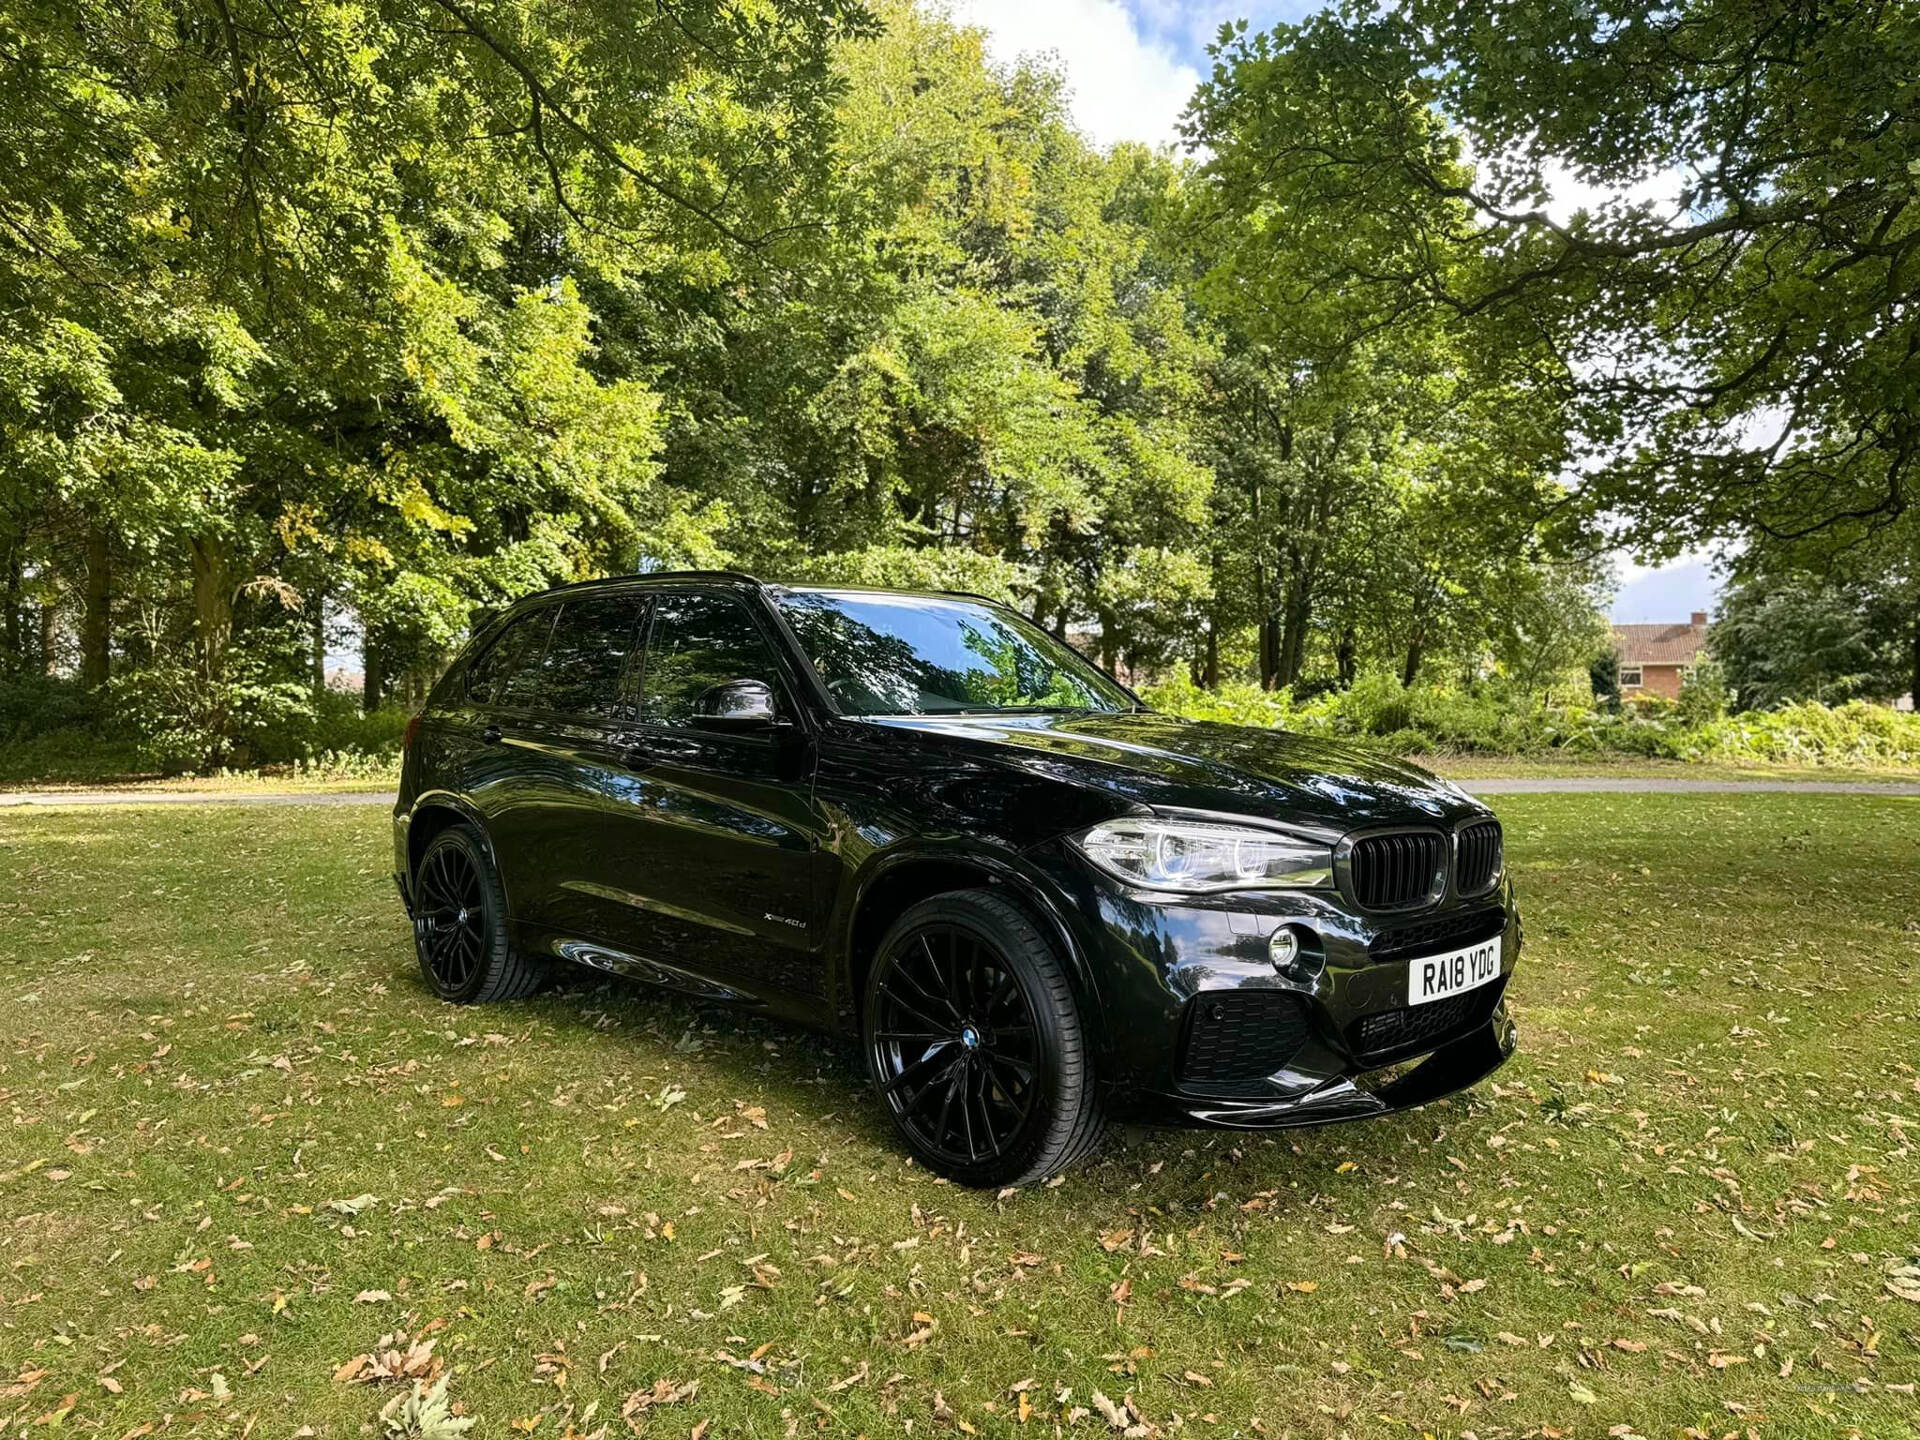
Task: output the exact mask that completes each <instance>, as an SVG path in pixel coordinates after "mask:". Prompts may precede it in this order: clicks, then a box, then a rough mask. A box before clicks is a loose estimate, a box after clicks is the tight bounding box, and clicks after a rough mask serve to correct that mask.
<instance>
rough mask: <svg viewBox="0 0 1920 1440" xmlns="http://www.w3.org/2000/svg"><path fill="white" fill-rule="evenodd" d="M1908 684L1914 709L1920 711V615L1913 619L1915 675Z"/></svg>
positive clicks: (1908, 692)
mask: <svg viewBox="0 0 1920 1440" xmlns="http://www.w3.org/2000/svg"><path fill="white" fill-rule="evenodd" d="M1907 682H1908V683H1907V694H1909V695H1911V696H1912V697H1913V706H1914V709H1916V710H1920V615H1915V616H1914V618H1913V673H1912V674H1911V675H1909V676H1908V677H1907Z"/></svg>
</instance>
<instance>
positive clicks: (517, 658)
mask: <svg viewBox="0 0 1920 1440" xmlns="http://www.w3.org/2000/svg"><path fill="white" fill-rule="evenodd" d="M559 613H560V607H559V606H557V605H548V606H545V607H543V608H541V609H539V610H536V611H534V612H533V613H532V614H531V615H529V616H527V618H526V619H525V620H524V621H518V622H516V624H524V625H525V626H526V627H527V639H526V643H525V644H524V645H522V646H521V647H520V649H519V652H518V653H517V654H515V655H514V657H513V661H512V663H511V664H510V665H506V666H503V667H502V670H503V673H502V674H501V677H500V688H499V689H498V690H497V691H495V692H494V703H495V704H498V705H513V706H526V705H534V704H537V703H538V697H539V694H540V663H541V661H542V659H543V658H544V657H545V655H546V653H547V636H548V635H549V634H550V633H551V632H552V630H553V617H554V616H555V615H557V614H559Z"/></svg>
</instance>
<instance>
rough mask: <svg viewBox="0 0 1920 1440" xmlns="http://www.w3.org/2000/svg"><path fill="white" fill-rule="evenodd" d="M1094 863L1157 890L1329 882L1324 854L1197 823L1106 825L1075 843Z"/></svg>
mask: <svg viewBox="0 0 1920 1440" xmlns="http://www.w3.org/2000/svg"><path fill="white" fill-rule="evenodd" d="M1074 844H1076V845H1078V846H1079V847H1080V850H1081V852H1082V853H1083V854H1084V855H1085V856H1086V857H1087V858H1088V859H1089V860H1091V861H1093V863H1094V864H1096V865H1098V866H1099V867H1100V868H1101V869H1102V870H1105V871H1106V872H1107V873H1108V874H1110V875H1116V876H1118V877H1119V878H1120V879H1122V880H1125V881H1127V882H1128V883H1129V884H1133V885H1145V886H1150V887H1152V888H1154V889H1157V890H1185V891H1201V890H1301V889H1315V888H1318V887H1321V886H1326V885H1331V884H1332V883H1333V851H1332V849H1331V848H1330V847H1328V846H1326V845H1322V844H1319V843H1317V842H1316V841H1312V840H1303V839H1300V838H1299V837H1298V836H1294V835H1283V834H1280V833H1279V832H1277V831H1273V830H1255V829H1253V828H1252V827H1251V826H1244V825H1213V824H1208V823H1206V822H1204V821H1198V820H1161V819H1157V818H1148V819H1126V820H1109V821H1107V822H1106V823H1105V824H1102V825H1096V826H1094V827H1093V828H1092V829H1091V830H1087V831H1083V832H1082V833H1081V834H1079V835H1076V836H1075V837H1074Z"/></svg>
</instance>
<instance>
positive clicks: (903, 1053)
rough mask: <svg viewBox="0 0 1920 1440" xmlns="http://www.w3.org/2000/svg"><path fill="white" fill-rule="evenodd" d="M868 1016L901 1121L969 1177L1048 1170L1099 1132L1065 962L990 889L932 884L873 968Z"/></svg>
mask: <svg viewBox="0 0 1920 1440" xmlns="http://www.w3.org/2000/svg"><path fill="white" fill-rule="evenodd" d="M862 1027H863V1031H864V1039H865V1047H864V1048H865V1050H866V1054H867V1065H868V1069H869V1071H870V1072H871V1074H872V1076H873V1083H874V1086H875V1088H877V1089H878V1090H879V1092H880V1098H881V1100H882V1102H883V1103H884V1104H885V1105H886V1107H887V1111H888V1114H889V1115H890V1116H891V1117H892V1119H893V1124H894V1128H895V1129H896V1130H898V1131H899V1133H900V1136H901V1138H902V1139H904V1140H905V1141H906V1142H907V1145H908V1147H909V1148H910V1149H911V1150H912V1151H913V1154H914V1156H915V1158H917V1159H918V1160H920V1161H921V1162H922V1163H924V1164H925V1165H927V1166H928V1167H929V1168H931V1169H934V1170H937V1171H939V1172H940V1173H941V1174H943V1175H947V1176H949V1177H951V1178H952V1179H954V1180H957V1181H960V1182H961V1183H962V1184H966V1185H982V1186H986V1185H1018V1184H1024V1183H1027V1182H1029V1181H1033V1180H1039V1179H1044V1178H1045V1177H1046V1176H1048V1175H1051V1174H1053V1173H1055V1172H1056V1171H1058V1170H1062V1169H1065V1168H1066V1167H1067V1166H1069V1165H1071V1164H1073V1163H1074V1162H1075V1161H1076V1160H1078V1159H1079V1158H1080V1157H1081V1156H1083V1155H1084V1154H1086V1153H1087V1152H1088V1151H1089V1150H1091V1149H1092V1148H1093V1146H1094V1144H1095V1143H1096V1142H1097V1141H1098V1140H1099V1138H1100V1131H1101V1126H1102V1119H1101V1113H1100V1104H1099V1096H1098V1094H1097V1093H1096V1091H1095V1087H1094V1075H1093V1064H1092V1059H1091V1056H1090V1054H1089V1050H1088V1042H1087V1037H1086V1034H1085V1031H1084V1028H1083V1026H1082V1024H1081V1017H1080V1010H1079V1006H1078V1005H1077V1004H1076V1003H1075V1000H1074V996H1073V989H1072V986H1071V985H1070V984H1069V983H1068V980H1067V973H1066V967H1065V966H1064V965H1063V964H1062V963H1061V961H1060V957H1059V955H1058V954H1057V953H1056V952H1055V950H1054V948H1053V946H1052V945H1051V944H1049V943H1048V941H1047V939H1046V937H1045V936H1044V935H1042V934H1041V933H1040V931H1039V929H1038V928H1037V927H1036V926H1035V925H1034V924H1033V922H1032V921H1031V920H1029V919H1028V918H1027V916H1026V914H1025V912H1023V911H1022V910H1021V909H1020V908H1019V907H1018V906H1016V905H1014V904H1012V903H1010V902H1009V901H1007V900H1006V899H1005V898H1003V897H1001V896H999V895H996V894H994V893H993V892H991V891H986V890H966V891H959V892H956V893H954V894H950V895H936V896H934V897H933V898H932V899H930V900H925V901H922V902H921V903H920V904H918V905H915V906H914V907H913V908H912V909H910V910H908V911H907V912H906V914H904V915H902V916H901V917H900V919H899V920H898V921H897V922H896V923H895V924H894V926H893V928H892V929H891V930H890V931H888V933H887V936H886V938H885V939H883V940H882V941H881V942H880V950H879V953H878V955H877V956H876V957H875V959H874V964H873V970H872V973H871V974H870V975H869V976H868V980H867V993H866V1004H865V1007H864V1009H863V1011H862Z"/></svg>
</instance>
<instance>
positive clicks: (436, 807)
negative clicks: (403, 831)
mask: <svg viewBox="0 0 1920 1440" xmlns="http://www.w3.org/2000/svg"><path fill="white" fill-rule="evenodd" d="M455 825H466V826H468V827H470V828H471V829H472V830H473V832H474V833H475V834H476V835H478V836H479V837H480V844H481V845H482V847H484V848H485V850H486V852H487V859H488V860H489V861H490V862H491V863H492V865H493V873H494V876H495V878H496V879H498V880H499V882H500V893H501V894H503V895H505V896H506V897H507V914H508V915H509V916H511V915H512V914H513V892H512V890H511V889H509V888H508V886H507V880H506V874H505V872H504V871H502V870H501V868H500V857H499V855H498V854H496V853H495V851H494V848H493V836H492V835H491V834H490V833H489V832H488V830H487V821H486V817H485V816H484V815H482V814H481V813H480V811H479V810H478V809H477V808H476V807H475V806H474V804H473V803H472V802H471V801H469V800H468V799H466V798H465V797H464V796H461V795H456V794H454V793H453V792H452V791H449V790H430V791H428V792H427V793H426V794H424V795H422V796H420V798H419V799H417V800H415V801H414V802H413V808H412V809H411V810H409V811H408V812H407V892H408V894H409V895H411V894H412V893H413V886H414V877H415V876H416V875H417V874H418V873H419V870H420V861H421V859H422V858H423V857H424V856H425V855H426V853H427V846H429V845H430V844H432V843H433V837H434V836H436V835H438V834H440V833H441V832H443V831H445V830H449V829H451V828H452V827H453V826H455Z"/></svg>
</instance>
